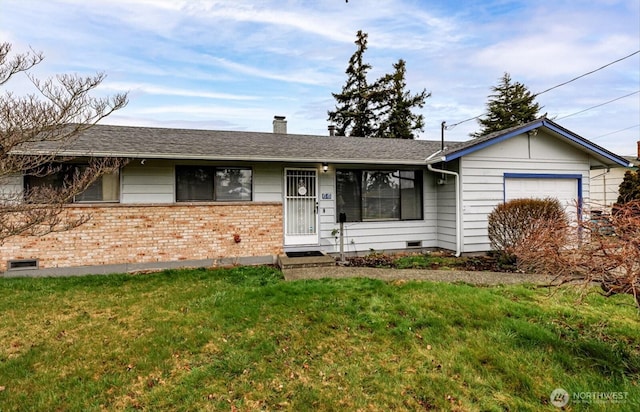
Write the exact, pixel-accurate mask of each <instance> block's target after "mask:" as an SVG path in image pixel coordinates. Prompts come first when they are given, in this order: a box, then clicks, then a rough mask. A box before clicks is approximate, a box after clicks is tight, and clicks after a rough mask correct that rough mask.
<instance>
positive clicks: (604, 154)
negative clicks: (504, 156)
mask: <svg viewBox="0 0 640 412" xmlns="http://www.w3.org/2000/svg"><path fill="white" fill-rule="evenodd" d="M542 126H544V127H546V128H548V129H549V130H552V131H554V132H555V133H558V134H559V135H561V136H562V137H564V138H565V139H567V140H569V141H571V142H573V143H575V144H577V145H578V146H580V147H582V148H584V149H586V150H587V151H589V152H591V153H593V154H595V155H597V156H598V157H600V158H601V159H604V160H605V163H606V161H609V162H611V163H608V165H610V166H613V165H618V166H622V167H632V164H631V163H630V162H629V161H628V160H626V159H624V158H623V157H621V156H618V155H616V154H614V153H612V152H610V151H608V150H606V149H604V148H602V147H600V146H598V145H596V144H595V143H592V142H590V141H588V140H587V139H585V138H583V137H580V136H578V135H577V134H575V133H572V132H570V131H569V130H567V129H564V128H563V127H561V126H559V125H557V124H556V123H554V122H552V121H551V120H549V119H546V118H544V119H540V120H538V121H536V122H533V123H529V124H527V125H524V126H523V127H521V128H519V129H515V130H512V131H510V132H508V133H505V134H503V135H499V136H496V137H495V138H493V139H490V140H485V141H483V142H481V143H478V144H476V145H472V146H469V147H466V148H464V149H462V150H460V151H457V152H452V153H448V154H446V155H445V156H442V159H441V161H443V162H448V161H451V160H455V159H458V158H460V157H463V156H466V155H468V154H471V153H474V152H476V151H478V150H481V149H484V148H486V147H489V146H492V145H494V144H496V143H500V142H502V141H505V140H508V139H510V138H512V137H514V136H517V135H520V134H522V133H527V132H529V131H531V130H533V129H537V128H539V127H542Z"/></svg>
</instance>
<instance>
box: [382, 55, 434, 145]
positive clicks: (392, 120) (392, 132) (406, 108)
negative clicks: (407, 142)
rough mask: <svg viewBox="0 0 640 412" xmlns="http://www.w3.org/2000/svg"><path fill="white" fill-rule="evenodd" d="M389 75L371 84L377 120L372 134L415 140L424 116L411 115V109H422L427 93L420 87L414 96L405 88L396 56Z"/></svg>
mask: <svg viewBox="0 0 640 412" xmlns="http://www.w3.org/2000/svg"><path fill="white" fill-rule="evenodd" d="M393 68H394V70H395V71H394V72H393V74H387V75H385V76H383V77H382V78H380V79H379V80H378V81H377V82H376V85H375V90H376V92H375V97H374V99H375V101H376V103H377V108H378V116H379V123H378V125H377V130H376V133H375V136H376V137H387V138H395V139H415V138H416V136H415V134H414V133H415V132H417V131H423V130H424V116H423V115H421V114H414V113H413V112H412V109H414V108H416V107H418V108H423V107H424V102H425V100H426V99H427V98H428V97H430V96H431V93H427V90H426V89H423V90H422V91H421V92H420V93H418V94H416V95H413V96H412V95H411V92H410V91H408V90H405V89H406V87H407V83H406V80H405V76H406V63H405V61H404V60H402V59H400V60H398V62H397V63H395V64H394V65H393Z"/></svg>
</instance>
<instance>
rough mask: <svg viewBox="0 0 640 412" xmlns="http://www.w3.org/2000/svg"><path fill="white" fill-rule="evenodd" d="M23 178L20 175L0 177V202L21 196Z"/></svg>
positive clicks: (13, 199)
mask: <svg viewBox="0 0 640 412" xmlns="http://www.w3.org/2000/svg"><path fill="white" fill-rule="evenodd" d="M23 182H24V179H23V177H22V176H21V175H9V176H2V178H0V202H1V201H8V202H11V201H15V200H18V199H20V198H21V196H22V191H23V186H24V183H23Z"/></svg>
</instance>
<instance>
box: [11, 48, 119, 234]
mask: <svg viewBox="0 0 640 412" xmlns="http://www.w3.org/2000/svg"><path fill="white" fill-rule="evenodd" d="M10 52H11V44H9V43H0V85H4V84H6V83H7V82H8V81H9V80H10V79H11V78H12V77H13V76H14V75H16V74H18V73H21V72H23V73H25V74H26V75H27V77H28V78H29V79H30V81H31V82H32V83H33V85H34V86H35V88H36V90H37V93H35V94H27V95H25V96H16V95H15V94H13V93H11V92H5V93H3V94H2V95H0V243H2V242H3V241H4V240H5V239H7V238H9V237H11V236H17V235H38V236H39V235H43V234H46V233H51V232H57V231H61V230H69V229H71V228H73V227H77V226H78V225H80V224H83V223H85V222H86V221H87V220H88V218H89V217H88V216H80V217H78V216H75V217H74V216H71V215H70V214H69V213H68V210H69V209H68V208H67V206H66V205H67V204H68V203H69V202H71V201H73V199H74V198H75V197H76V196H78V195H79V194H80V193H82V192H83V191H85V190H86V189H87V188H89V186H90V185H91V184H92V183H94V182H95V181H96V180H97V179H99V178H100V177H101V176H103V175H104V174H106V173H111V172H113V171H115V170H118V169H119V168H121V167H122V166H123V165H124V164H125V163H126V160H123V159H115V158H114V159H95V158H90V156H91V154H90V153H87V157H89V160H88V161H87V160H83V163H86V166H84V167H82V168H80V169H76V171H75V172H74V173H72V174H68V173H67V175H66V177H65V180H64V182H63V184H62V185H58V186H54V185H52V186H50V187H47V186H38V187H35V188H26V187H25V186H24V185H23V183H22V176H27V177H40V178H44V177H47V176H55V175H56V174H58V173H60V172H62V171H64V170H67V169H68V164H69V163H71V162H73V161H74V159H70V158H65V157H62V156H60V154H61V153H62V152H63V151H64V149H65V148H68V147H70V145H72V144H73V143H74V142H75V141H76V139H77V138H78V136H79V135H80V134H81V133H82V132H84V131H86V130H87V129H89V128H90V127H92V126H93V125H95V124H96V123H98V122H99V121H100V120H102V119H104V118H105V117H107V116H109V115H110V114H111V113H113V112H114V111H115V110H119V109H121V108H123V107H124V106H125V105H126V104H127V95H126V94H116V95H114V96H110V97H103V98H98V97H94V96H92V95H91V93H92V92H93V91H94V90H95V89H96V88H97V87H98V86H99V85H100V84H101V83H102V81H103V80H104V79H105V74H104V73H97V74H96V75H93V76H87V77H82V76H78V75H72V74H63V75H59V76H56V77H55V78H49V79H45V80H40V79H38V78H36V77H35V76H33V75H32V74H30V73H29V72H28V71H29V70H30V69H31V68H32V67H33V66H35V65H37V64H39V63H40V62H42V60H43V55H42V53H40V52H35V51H33V50H31V52H30V53H23V54H14V55H13V56H12V55H11V53H10ZM39 143H54V144H53V145H51V144H48V145H47V147H48V149H47V151H46V152H44V153H40V152H38V154H34V152H33V151H30V149H33V148H34V146H33V145H36V144H39ZM65 168H67V169H65Z"/></svg>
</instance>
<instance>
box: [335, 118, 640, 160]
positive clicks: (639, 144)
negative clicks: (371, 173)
mask: <svg viewBox="0 0 640 412" xmlns="http://www.w3.org/2000/svg"><path fill="white" fill-rule="evenodd" d="M335 135H336V126H335V125H333V124H330V125H329V136H335ZM638 150H640V142H638ZM638 153H640V151H639V152H638Z"/></svg>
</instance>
